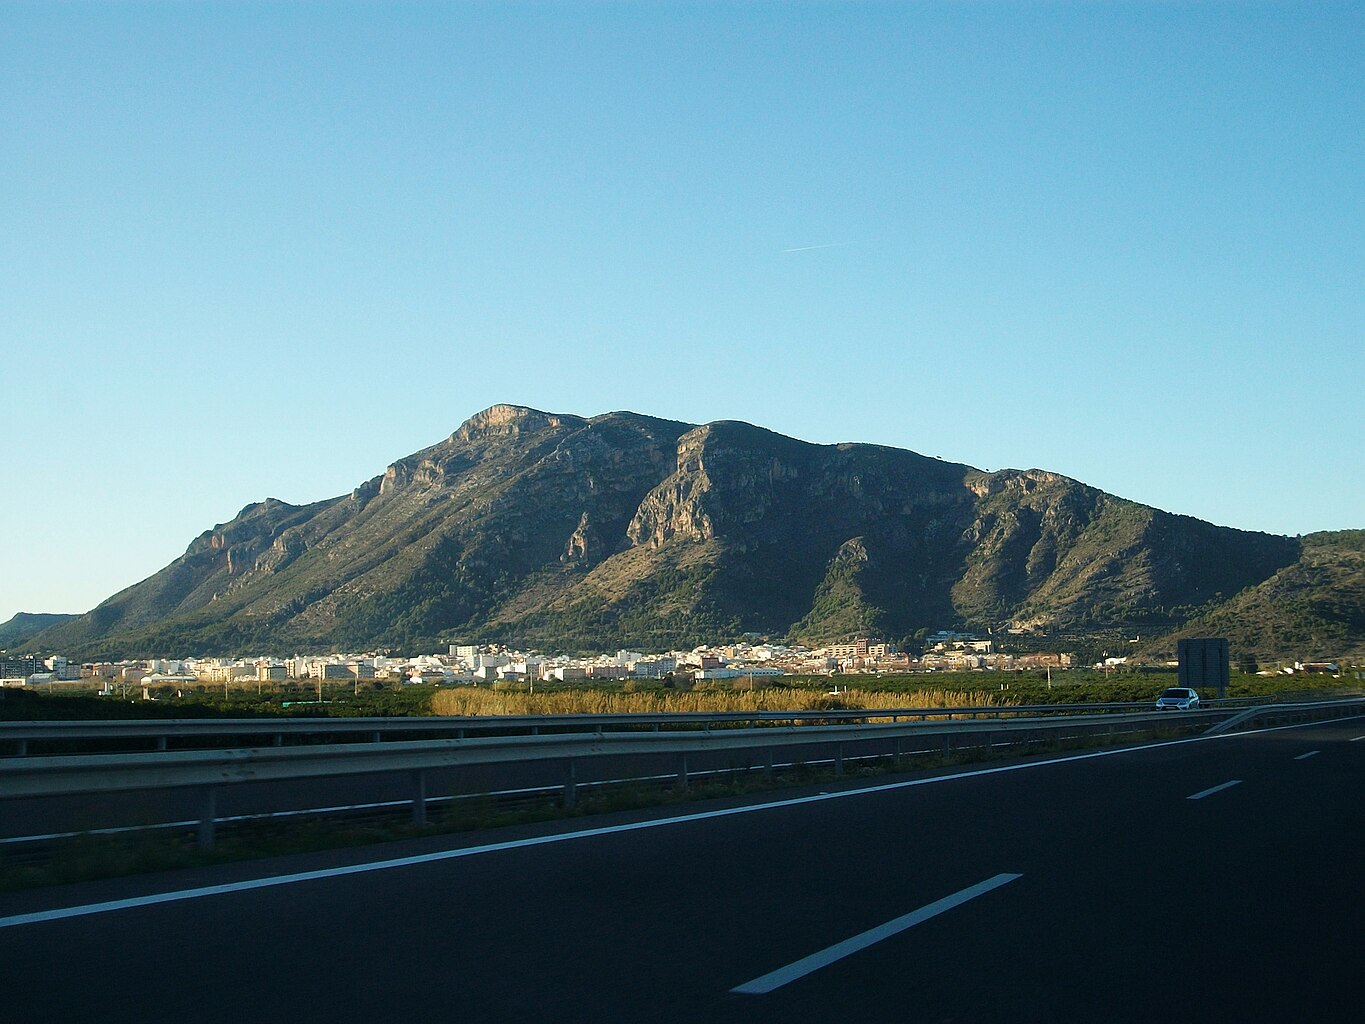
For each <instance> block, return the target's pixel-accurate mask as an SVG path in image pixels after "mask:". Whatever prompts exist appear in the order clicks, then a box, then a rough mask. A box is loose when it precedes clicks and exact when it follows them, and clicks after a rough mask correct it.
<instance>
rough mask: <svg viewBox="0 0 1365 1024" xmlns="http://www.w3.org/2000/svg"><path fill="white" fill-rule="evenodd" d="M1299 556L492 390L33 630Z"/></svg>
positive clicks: (1108, 501) (1125, 503) (916, 472)
mask: <svg viewBox="0 0 1365 1024" xmlns="http://www.w3.org/2000/svg"><path fill="white" fill-rule="evenodd" d="M1303 556H1304V547H1303V544H1302V542H1301V541H1300V540H1299V539H1296V538H1288V537H1279V536H1275V535H1271V534H1263V533H1256V532H1252V531H1243V530H1234V529H1232V528H1228V527H1220V526H1215V525H1213V524H1209V523H1205V522H1203V521H1201V520H1198V519H1194V518H1192V517H1188V516H1180V515H1176V514H1173V513H1169V512H1164V511H1162V510H1159V509H1155V508H1151V507H1148V506H1144V505H1141V504H1139V503H1137V502H1133V501H1129V500H1127V499H1123V498H1118V497H1115V496H1113V495H1109V494H1106V493H1105V492H1103V491H1100V490H1098V489H1096V488H1093V487H1089V486H1088V485H1086V484H1083V483H1081V482H1080V481H1076V480H1073V479H1071V478H1069V477H1066V476H1063V475H1061V474H1058V473H1053V472H1049V471H1046V470H1041V469H1030V470H1013V469H1007V470H998V471H994V472H988V471H983V470H980V469H976V468H974V467H972V466H968V465H966V464H962V463H952V462H946V461H944V460H942V459H938V458H931V457H928V456H924V455H920V454H918V453H915V452H912V451H908V450H905V449H898V448H892V447H886V446H881V445H870V444H859V443H851V442H845V443H838V444H826V445H820V444H813V443H811V442H807V441H802V440H798V439H796V438H791V437H787V436H785V435H783V434H779V433H776V432H774V431H771V430H768V429H766V428H764V427H760V426H755V425H753V424H749V423H745V422H743V421H739V420H720V421H715V422H712V423H706V424H690V423H684V422H681V421H676V420H667V419H660V418H656V417H651V416H647V415H643V414H639V413H633V412H612V413H603V414H600V415H597V416H593V417H582V416H576V415H572V414H563V413H548V412H542V411H540V410H536V409H530V408H526V407H523V406H515V405H506V404H500V405H494V406H491V407H489V408H488V409H485V410H483V411H482V412H480V413H476V414H475V415H474V416H471V417H470V418H469V419H468V420H466V421H465V422H464V423H463V424H461V425H460V427H458V428H457V429H456V430H455V431H454V432H452V433H451V434H450V435H449V436H448V437H446V438H444V439H443V440H441V441H439V442H437V443H436V444H433V445H431V446H428V447H427V448H424V449H422V450H421V451H419V452H415V453H413V454H412V455H409V456H405V457H403V458H400V459H397V460H395V461H394V462H393V463H391V464H390V465H389V466H388V467H387V468H386V469H385V471H384V472H383V473H381V474H379V475H377V476H374V477H372V478H370V479H369V480H367V481H365V482H363V483H362V484H360V485H358V486H357V487H356V488H355V489H354V490H353V491H351V492H350V493H349V494H346V495H341V496H338V497H336V498H330V499H325V500H323V501H318V502H313V503H310V504H307V505H298V506H296V505H290V504H288V503H286V502H282V501H279V500H277V499H267V500H265V501H262V502H257V503H253V504H251V505H248V506H247V507H246V508H244V509H243V510H242V511H241V512H240V513H239V514H238V515H237V516H236V517H234V518H233V519H232V520H230V521H228V522H227V523H221V524H218V525H216V526H215V527H213V528H212V529H211V530H207V531H204V533H202V534H201V535H200V536H199V537H197V538H195V540H194V541H192V542H191V544H190V545H189V546H188V547H187V549H186V552H185V554H184V555H182V556H181V557H180V558H178V559H176V560H175V561H173V562H172V563H171V564H170V565H168V566H166V567H165V568H163V569H162V570H160V571H159V572H158V573H156V574H154V575H153V576H151V577H149V578H148V579H147V580H144V581H142V582H141V583H138V584H135V585H134V586H132V587H129V588H126V589H125V590H123V591H120V592H119V593H118V594H115V595H113V596H112V597H110V598H109V599H108V600H106V601H104V602H102V603H101V604H100V605H99V606H97V607H96V608H95V609H93V610H91V611H90V612H88V613H86V614H85V615H83V616H81V617H79V618H78V619H75V620H73V621H70V622H65V623H61V624H58V625H56V626H54V627H52V628H51V629H48V630H45V631H44V632H43V633H41V634H39V635H38V636H37V637H35V638H34V639H33V640H31V641H30V643H31V644H41V645H43V646H45V647H56V646H65V647H66V648H67V649H68V650H69V651H71V652H73V653H78V654H79V655H80V656H94V655H96V654H99V655H116V654H135V653H141V652H152V653H165V652H167V651H168V650H170V649H171V648H174V649H176V650H178V651H181V652H182V653H186V654H189V653H197V652H204V653H208V652H213V653H230V652H233V651H243V650H249V649H255V650H261V649H264V648H266V647H270V648H275V649H281V648H293V649H299V650H305V649H312V650H316V649H329V648H334V647H345V648H351V649H370V648H375V647H388V648H406V647H416V646H420V645H426V647H427V649H430V648H431V647H432V646H435V645H437V644H443V643H447V642H457V641H460V642H482V641H507V642H518V643H523V644H530V645H539V646H547V647H554V646H577V647H584V648H596V649H611V648H614V647H617V646H651V647H672V646H690V645H691V644H692V643H693V642H701V641H703V640H721V639H724V638H726V637H728V636H732V635H738V634H739V633H741V632H761V633H766V634H769V635H778V636H786V637H790V638H792V639H794V640H805V641H807V642H819V641H823V640H830V639H837V638H839V637H840V636H844V635H847V634H848V633H849V632H857V631H864V632H870V631H876V632H878V633H881V634H882V635H885V636H888V637H891V638H893V639H898V638H900V637H902V636H908V635H909V634H912V633H914V632H915V631H917V630H919V629H924V628H939V627H943V626H950V625H962V626H969V627H973V628H979V629H993V630H994V629H1011V628H1013V629H1025V628H1034V629H1042V630H1047V631H1075V630H1086V629H1092V630H1093V629H1104V630H1115V629H1118V630H1122V629H1132V628H1139V627H1140V628H1141V629H1143V630H1144V631H1145V632H1147V633H1149V634H1151V633H1153V632H1156V633H1159V634H1172V633H1173V632H1174V631H1177V630H1179V629H1181V628H1182V627H1184V626H1185V625H1186V624H1187V623H1189V622H1191V621H1194V620H1195V619H1196V618H1197V616H1199V615H1206V614H1209V613H1210V612H1211V611H1212V610H1213V609H1215V608H1216V607H1217V606H1219V605H1220V604H1221V603H1225V602H1226V601H1228V600H1229V599H1231V598H1233V597H1234V596H1235V595H1238V594H1242V593H1244V592H1247V591H1249V590H1251V589H1254V588H1255V587H1257V586H1261V585H1263V584H1266V583H1267V581H1269V580H1271V579H1272V578H1275V577H1276V576H1277V574H1281V584H1280V585H1281V586H1285V585H1289V584H1285V583H1284V577H1283V574H1284V573H1285V572H1286V571H1287V570H1289V569H1290V568H1291V567H1293V566H1294V565H1296V564H1298V563H1299V562H1300V561H1301V559H1302V558H1303ZM1290 575H1291V576H1292V573H1291V574H1290ZM1319 576H1321V574H1319ZM1342 621H1343V622H1345V623H1346V624H1347V625H1346V627H1345V628H1344V632H1341V631H1339V635H1340V636H1341V637H1342V638H1343V642H1346V643H1347V645H1348V646H1350V645H1358V644H1359V643H1360V639H1359V637H1358V636H1357V635H1356V633H1355V632H1354V629H1355V627H1354V626H1353V625H1350V624H1351V623H1353V622H1354V621H1355V620H1354V619H1353V618H1351V616H1350V615H1349V614H1348V615H1346V616H1345V617H1344V618H1343V619H1342Z"/></svg>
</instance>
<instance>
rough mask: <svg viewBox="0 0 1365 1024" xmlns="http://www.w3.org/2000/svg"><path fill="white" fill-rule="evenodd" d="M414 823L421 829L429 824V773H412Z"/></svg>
mask: <svg viewBox="0 0 1365 1024" xmlns="http://www.w3.org/2000/svg"><path fill="white" fill-rule="evenodd" d="M412 823H413V824H414V825H416V826H417V827H418V828H421V827H422V826H424V825H425V824H426V823H427V773H426V772H422V771H417V772H413V773H412Z"/></svg>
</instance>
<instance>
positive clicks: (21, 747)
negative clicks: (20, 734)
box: [14, 740, 28, 757]
mask: <svg viewBox="0 0 1365 1024" xmlns="http://www.w3.org/2000/svg"><path fill="white" fill-rule="evenodd" d="M14 747H15V750H14V756H15V757H23V756H24V755H25V754H27V753H28V740H17V741H15V744H14Z"/></svg>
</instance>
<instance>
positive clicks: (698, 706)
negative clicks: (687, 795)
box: [431, 686, 1013, 715]
mask: <svg viewBox="0 0 1365 1024" xmlns="http://www.w3.org/2000/svg"><path fill="white" fill-rule="evenodd" d="M1003 696H1004V695H1003V694H1001V693H999V692H996V691H991V690H972V691H962V692H955V691H946V692H945V691H941V690H918V691H914V692H910V693H876V692H869V691H865V690H848V691H846V692H843V693H840V694H838V695H837V696H834V695H831V694H827V693H821V692H818V691H813V690H793V689H768V690H722V689H710V690H702V689H697V690H691V691H672V690H648V691H640V692H636V693H629V692H621V691H605V690H547V691H544V692H541V693H525V692H517V691H511V690H491V689H487V688H483V687H476V686H461V687H456V688H454V689H449V690H438V691H437V692H436V693H435V694H434V695H433V696H432V702H431V707H432V711H433V713H435V714H438V715H613V714H630V713H635V714H660V713H665V712H682V713H693V714H695V713H701V712H708V711H833V710H838V709H842V708H848V709H878V708H887V709H891V708H948V707H987V706H992V705H996V704H1005V703H1013V702H1012V701H1005V700H1002V699H1001V698H1002V697H1003Z"/></svg>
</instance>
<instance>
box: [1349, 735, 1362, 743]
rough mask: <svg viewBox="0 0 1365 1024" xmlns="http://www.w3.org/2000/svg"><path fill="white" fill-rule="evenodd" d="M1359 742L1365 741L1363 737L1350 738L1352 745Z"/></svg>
mask: <svg viewBox="0 0 1365 1024" xmlns="http://www.w3.org/2000/svg"><path fill="white" fill-rule="evenodd" d="M1361 740H1365V736H1352V737H1351V742H1352V743H1359V742H1360V741H1361Z"/></svg>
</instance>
